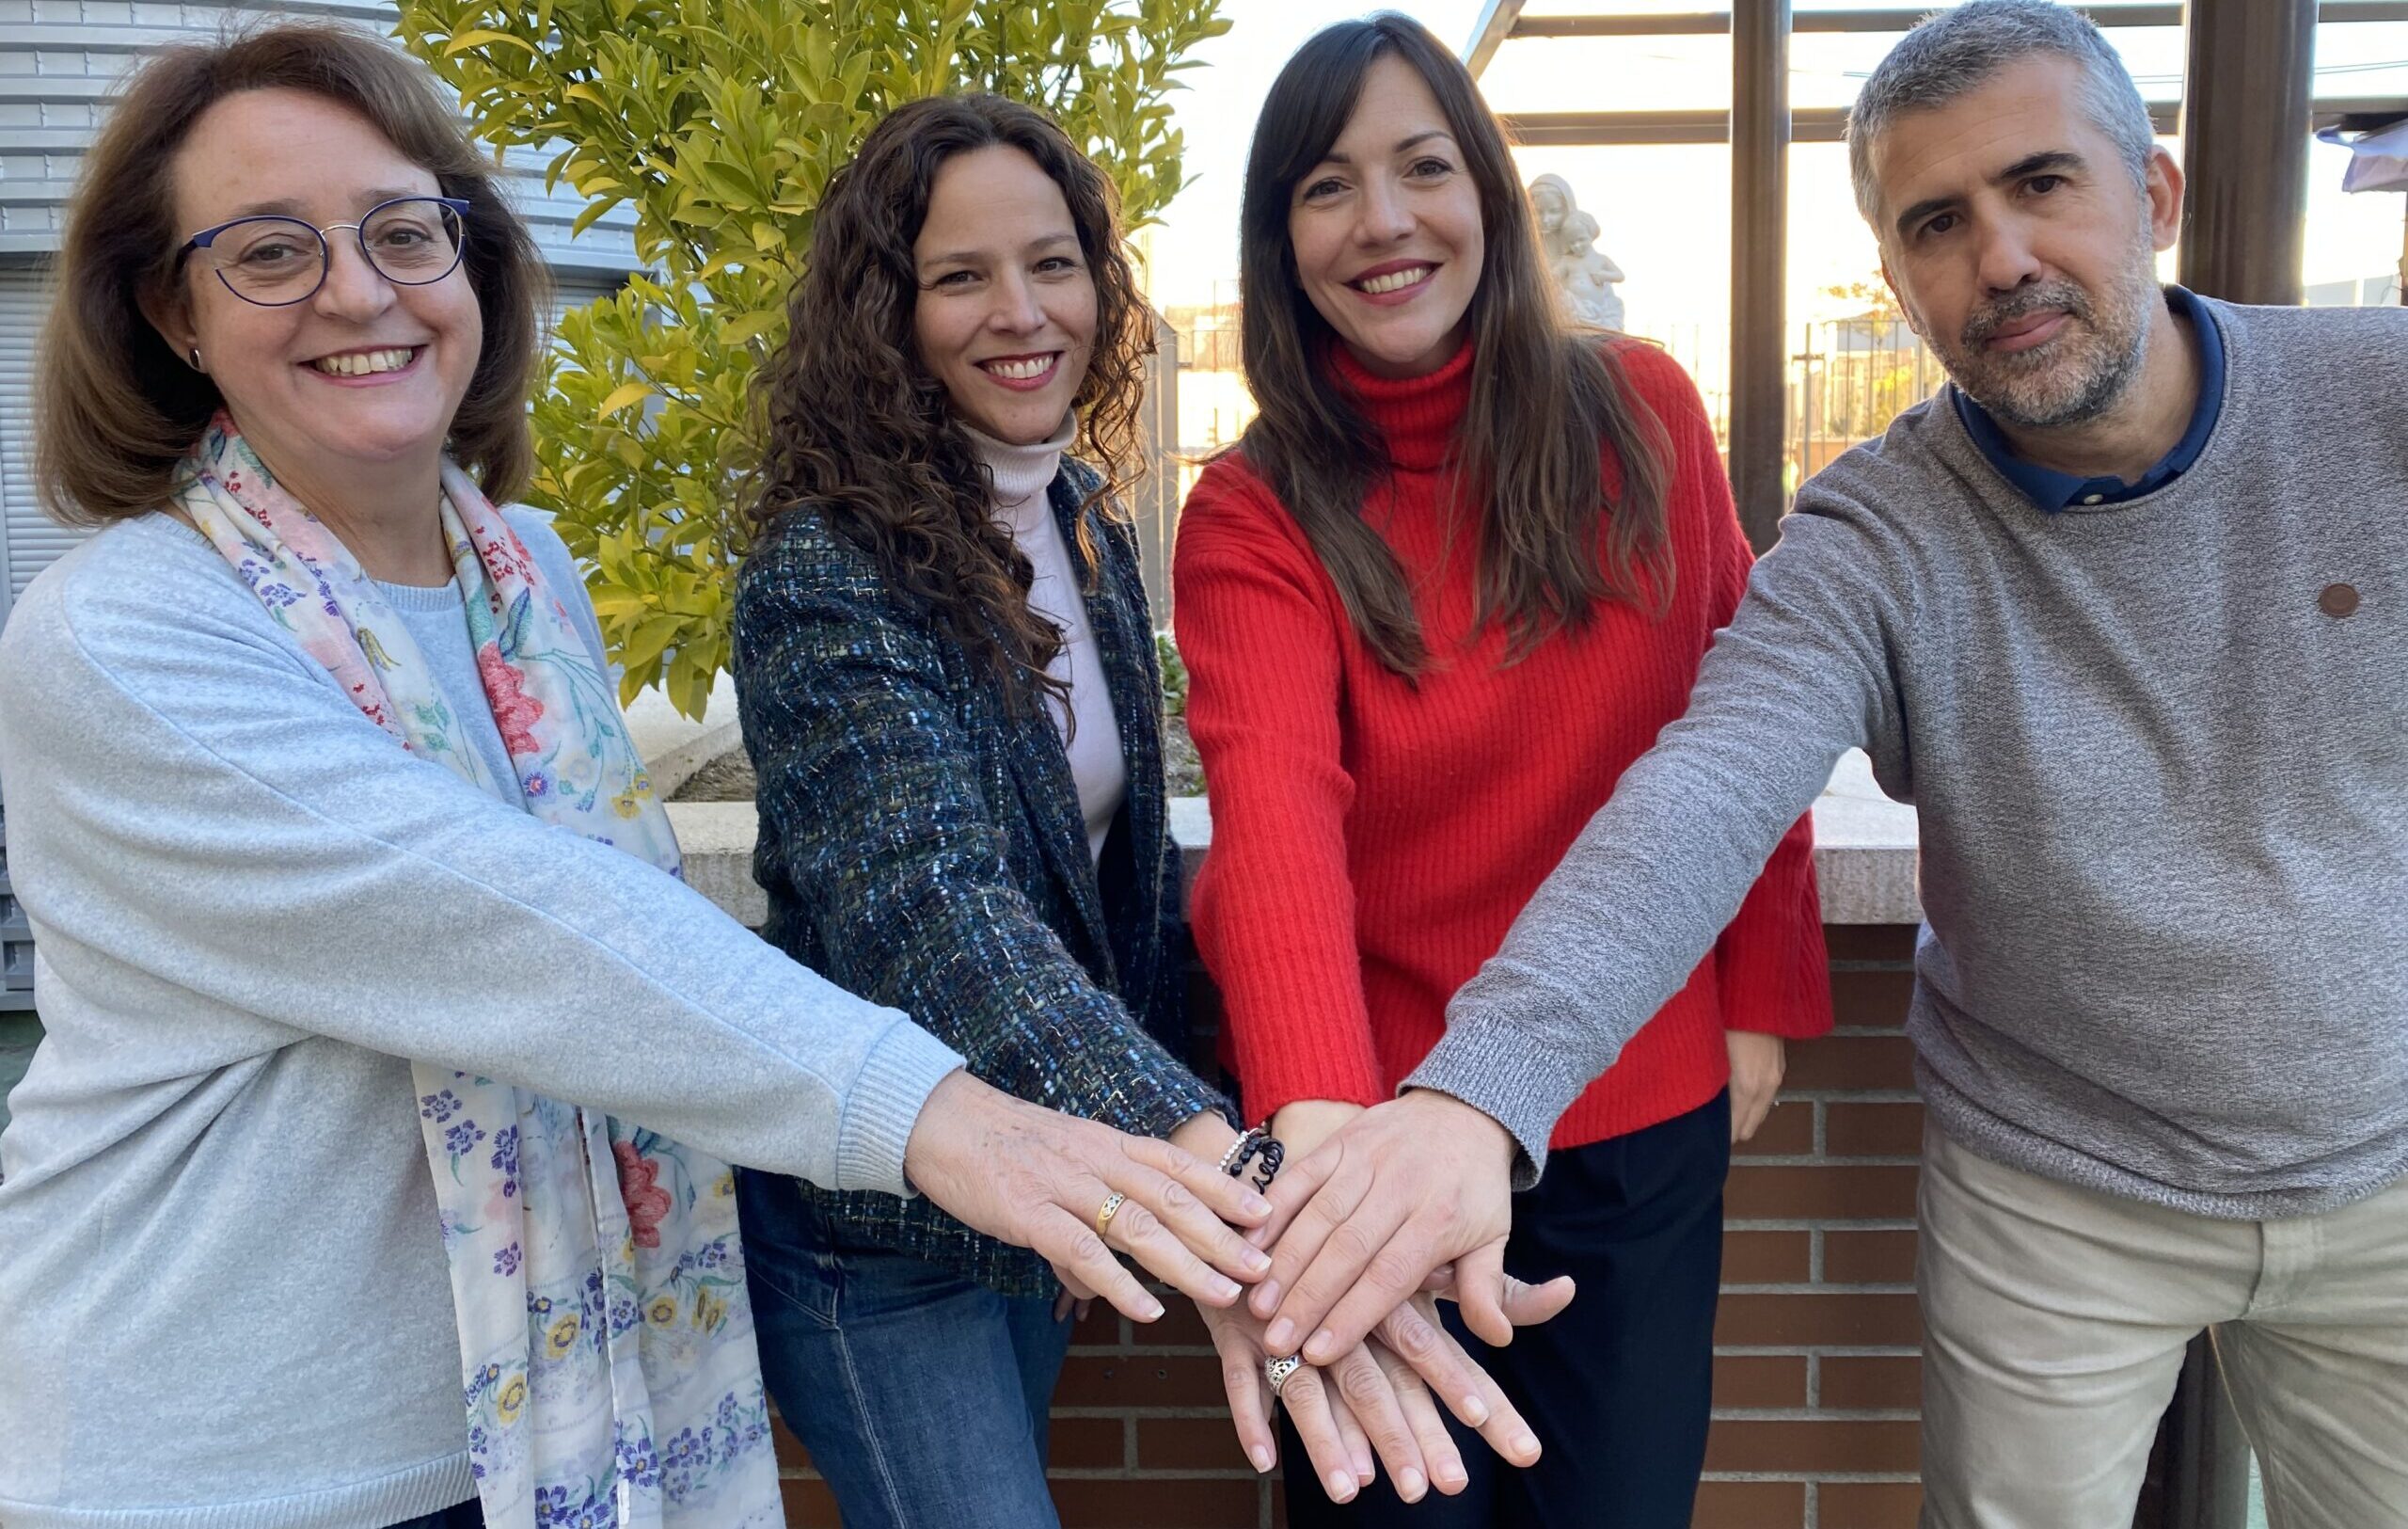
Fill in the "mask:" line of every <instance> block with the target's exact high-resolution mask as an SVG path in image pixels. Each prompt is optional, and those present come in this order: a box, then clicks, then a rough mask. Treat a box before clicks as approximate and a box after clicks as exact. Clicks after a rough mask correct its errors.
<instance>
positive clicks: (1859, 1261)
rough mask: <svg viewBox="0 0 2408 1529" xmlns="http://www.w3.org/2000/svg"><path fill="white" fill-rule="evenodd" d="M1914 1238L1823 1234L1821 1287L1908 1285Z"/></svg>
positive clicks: (1905, 1234)
mask: <svg viewBox="0 0 2408 1529" xmlns="http://www.w3.org/2000/svg"><path fill="white" fill-rule="evenodd" d="M1914 1280H1915V1234H1913V1233H1911V1232H1855V1231H1847V1230H1843V1229H1836V1228H1835V1229H1833V1230H1831V1231H1829V1232H1826V1233H1824V1234H1823V1282H1824V1283H1825V1284H1912V1283H1914Z"/></svg>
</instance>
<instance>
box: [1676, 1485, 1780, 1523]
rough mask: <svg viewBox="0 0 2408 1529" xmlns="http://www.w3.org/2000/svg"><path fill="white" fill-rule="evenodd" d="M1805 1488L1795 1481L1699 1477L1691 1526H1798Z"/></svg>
mask: <svg viewBox="0 0 2408 1529" xmlns="http://www.w3.org/2000/svg"><path fill="white" fill-rule="evenodd" d="M1805 1519H1806V1488H1805V1485H1804V1484H1803V1483H1801V1482H1796V1481H1701V1482H1699V1483H1698V1487H1697V1512H1696V1514H1695V1515H1694V1516H1693V1517H1692V1518H1690V1520H1689V1524H1690V1529H1798V1524H1800V1523H1802V1522H1804V1521H1805Z"/></svg>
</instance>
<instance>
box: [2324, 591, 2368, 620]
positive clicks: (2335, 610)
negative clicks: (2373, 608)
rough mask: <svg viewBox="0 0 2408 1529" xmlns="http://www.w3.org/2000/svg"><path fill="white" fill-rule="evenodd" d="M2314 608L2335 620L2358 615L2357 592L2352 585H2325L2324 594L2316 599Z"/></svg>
mask: <svg viewBox="0 0 2408 1529" xmlns="http://www.w3.org/2000/svg"><path fill="white" fill-rule="evenodd" d="M2316 608H2317V609H2318V610H2320V611H2321V612H2323V613H2325V614H2326V615H2329V616H2333V617H2335V618H2342V617H2347V616H2353V615H2356V614H2357V613H2358V591H2357V586H2356V585H2354V584H2327V585H2325V586H2324V593H2323V594H2321V595H2319V596H2317V597H2316Z"/></svg>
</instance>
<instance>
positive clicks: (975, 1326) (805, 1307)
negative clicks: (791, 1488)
mask: <svg viewBox="0 0 2408 1529" xmlns="http://www.w3.org/2000/svg"><path fill="white" fill-rule="evenodd" d="M736 1192H737V1205H738V1207H739V1209H740V1211H741V1213H742V1215H743V1218H744V1256H745V1264H746V1267H747V1270H748V1273H749V1280H748V1282H749V1284H750V1286H751V1290H752V1295H753V1330H754V1331H755V1333H756V1334H757V1336H758V1339H759V1342H760V1347H761V1373H762V1377H763V1378H764V1379H766V1380H767V1381H768V1387H769V1395H770V1398H771V1399H772V1400H774V1401H775V1402H776V1403H777V1404H778V1410H779V1411H780V1412H781V1413H783V1414H784V1417H785V1420H786V1425H787V1426H788V1427H790V1428H792V1429H793V1430H794V1431H795V1433H796V1435H797V1436H798V1437H800V1439H801V1440H802V1441H803V1444H804V1446H805V1447H806V1448H808V1449H809V1450H810V1451H811V1462H812V1464H814V1465H816V1466H817V1467H818V1468H819V1473H820V1474H821V1475H823V1476H826V1477H827V1478H828V1485H829V1487H830V1488H831V1489H832V1490H833V1491H834V1492H835V1494H836V1505H837V1507H838V1509H839V1510H840V1511H841V1512H842V1513H843V1515H844V1520H845V1529H1057V1526H1058V1524H1059V1521H1058V1520H1057V1519H1056V1518H1055V1516H1054V1499H1053V1495H1052V1493H1051V1492H1049V1491H1048V1490H1047V1489H1046V1485H1045V1422H1046V1410H1047V1408H1048V1407H1049V1406H1050V1405H1051V1404H1052V1401H1053V1396H1054V1381H1055V1380H1056V1379H1057V1378H1059V1377H1060V1376H1061V1373H1062V1358H1063V1354H1064V1352H1065V1351H1066V1350H1067V1349H1068V1348H1069V1343H1070V1324H1069V1322H1068V1321H1060V1322H1057V1321H1055V1320H1054V1302H1053V1299H1052V1298H1050V1297H1043V1296H1028V1297H1010V1296H1001V1295H998V1294H996V1293H995V1292H994V1291H992V1290H990V1289H988V1288H986V1287H985V1286H984V1285H978V1284H974V1283H972V1282H970V1281H968V1280H965V1279H962V1278H961V1277H960V1276H958V1275H956V1274H949V1273H947V1272H946V1271H945V1270H943V1269H942V1268H939V1267H938V1266H935V1265H933V1264H930V1263H927V1262H926V1261H925V1260H922V1259H917V1258H912V1257H909V1256H907V1255H905V1254H902V1253H897V1252H893V1251H889V1250H885V1249H879V1248H865V1247H861V1246H858V1245H852V1244H848V1242H847V1241H846V1238H845V1235H844V1230H843V1228H841V1227H839V1226H837V1225H836V1224H835V1223H833V1222H832V1221H831V1220H830V1219H829V1218H828V1217H827V1216H826V1215H825V1214H823V1213H822V1212H820V1211H819V1210H818V1209H816V1207H814V1206H810V1205H806V1204H805V1203H804V1202H803V1201H802V1197H801V1196H800V1194H799V1193H798V1192H797V1191H796V1188H795V1184H794V1181H793V1180H792V1179H789V1178H785V1177H783V1176H781V1175H778V1174H771V1173H755V1172H753V1171H751V1170H749V1169H747V1170H741V1171H738V1172H737V1191H736Z"/></svg>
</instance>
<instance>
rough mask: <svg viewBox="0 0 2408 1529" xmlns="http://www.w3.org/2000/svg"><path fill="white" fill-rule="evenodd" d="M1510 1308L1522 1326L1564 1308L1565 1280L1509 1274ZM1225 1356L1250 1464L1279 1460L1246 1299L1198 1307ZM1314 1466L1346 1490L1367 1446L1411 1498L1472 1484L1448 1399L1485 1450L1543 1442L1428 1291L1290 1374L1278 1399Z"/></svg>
mask: <svg viewBox="0 0 2408 1529" xmlns="http://www.w3.org/2000/svg"><path fill="white" fill-rule="evenodd" d="M1508 1283H1509V1286H1510V1287H1511V1288H1509V1290H1508V1292H1507V1295H1506V1300H1505V1309H1506V1311H1507V1313H1508V1314H1509V1315H1510V1316H1511V1318H1512V1320H1513V1322H1514V1323H1515V1325H1517V1326H1525V1327H1527V1326H1529V1325H1530V1324H1532V1323H1536V1322H1544V1321H1545V1320H1546V1319H1547V1318H1548V1317H1551V1316H1553V1315H1554V1314H1556V1313H1557V1312H1559V1311H1560V1310H1562V1309H1563V1305H1564V1303H1565V1302H1566V1301H1567V1300H1569V1299H1570V1290H1569V1289H1568V1287H1566V1288H1555V1287H1550V1286H1532V1285H1525V1284H1522V1283H1521V1282H1518V1281H1509V1282H1508ZM1198 1311H1199V1312H1200V1314H1202V1316H1203V1318H1204V1326H1205V1328H1206V1329H1207V1330H1209V1331H1210V1332H1211V1333H1212V1346H1213V1348H1214V1350H1215V1351H1217V1352H1218V1353H1219V1355H1220V1360H1221V1385H1222V1389H1223V1390H1224V1391H1226V1392H1227V1393H1228V1399H1229V1417H1230V1419H1231V1421H1232V1422H1233V1423H1234V1424H1235V1425H1236V1427H1237V1432H1238V1442H1239V1443H1240V1444H1241V1445H1242V1446H1244V1449H1245V1452H1246V1457H1247V1458H1248V1459H1250V1460H1252V1461H1253V1462H1254V1468H1255V1469H1256V1470H1257V1471H1268V1470H1270V1469H1271V1467H1272V1465H1273V1464H1274V1463H1275V1461H1276V1460H1277V1458H1278V1453H1277V1444H1276V1442H1275V1439H1274V1436H1273V1434H1272V1430H1271V1391H1270V1386H1269V1384H1268V1382H1267V1381H1266V1380H1265V1379H1264V1378H1263V1373H1262V1362H1263V1352H1262V1321H1261V1319H1260V1318H1259V1317H1257V1316H1254V1315H1253V1314H1250V1313H1248V1312H1246V1311H1245V1310H1244V1308H1243V1307H1231V1308H1229V1309H1228V1310H1226V1311H1216V1310H1213V1309H1212V1308H1210V1307H1199V1308H1198ZM1280 1399H1281V1400H1282V1401H1284V1402H1285V1403H1286V1404H1287V1407H1288V1415H1289V1416H1290V1417H1291V1419H1292V1420H1294V1422H1295V1425H1296V1433H1297V1437H1299V1438H1300V1439H1302V1440H1303V1441H1304V1444H1305V1452H1306V1454H1307V1456H1309V1457H1311V1460H1312V1467H1313V1473H1314V1475H1315V1476H1316V1477H1317V1478H1318V1479H1319V1480H1320V1481H1321V1483H1322V1489H1323V1491H1324V1492H1326V1493H1327V1494H1328V1495H1329V1497H1330V1499H1331V1500H1332V1501H1334V1502H1340V1503H1343V1502H1347V1501H1350V1500H1351V1499H1352V1498H1353V1497H1354V1496H1355V1491H1356V1489H1358V1488H1360V1487H1365V1486H1369V1485H1370V1481H1371V1457H1372V1455H1373V1453H1374V1452H1376V1453H1377V1454H1378V1456H1379V1458H1380V1461H1381V1463H1382V1464H1384V1465H1386V1467H1387V1473H1388V1480H1389V1481H1390V1482H1391V1483H1392V1484H1394V1486H1395V1487H1396V1490H1397V1495H1399V1496H1400V1497H1402V1498H1403V1499H1404V1500H1405V1501H1406V1502H1408V1503H1414V1502H1418V1501H1420V1500H1421V1498H1422V1496H1423V1494H1424V1493H1425V1492H1427V1490H1428V1489H1430V1488H1431V1487H1435V1488H1437V1489H1438V1490H1439V1492H1440V1493H1442V1494H1444V1495H1447V1496H1452V1495H1453V1494H1455V1493H1456V1492H1459V1491H1461V1490H1463V1489H1464V1488H1465V1486H1467V1485H1468V1484H1469V1483H1470V1475H1469V1473H1467V1472H1465V1469H1464V1462H1463V1455H1462V1453H1461V1452H1460V1451H1459V1450H1457V1449H1456V1447H1455V1442H1454V1438H1453V1436H1452V1435H1451V1434H1450V1433H1449V1432H1448V1431H1447V1426H1446V1424H1445V1422H1444V1420H1443V1419H1442V1418H1441V1417H1440V1416H1439V1408H1440V1407H1441V1406H1442V1405H1443V1406H1444V1407H1445V1408H1446V1409H1447V1410H1450V1411H1451V1412H1453V1413H1454V1414H1455V1416H1456V1417H1458V1418H1460V1419H1462V1420H1463V1423H1464V1425H1465V1426H1466V1427H1469V1428H1472V1429H1474V1430H1476V1431H1477V1432H1478V1433H1479V1434H1480V1436H1481V1440H1482V1441H1485V1442H1486V1443H1487V1444H1488V1446H1489V1447H1490V1448H1491V1449H1494V1450H1495V1451H1497V1454H1498V1455H1500V1456H1502V1457H1504V1458H1505V1459H1506V1460H1507V1461H1509V1462H1510V1463H1512V1464H1514V1465H1519V1466H1529V1465H1533V1464H1535V1463H1537V1461H1538V1457H1539V1441H1538V1438H1537V1436H1536V1435H1535V1434H1533V1433H1532V1432H1531V1431H1530V1427H1529V1424H1527V1423H1525V1422H1524V1421H1523V1419H1522V1414H1521V1413H1520V1412H1518V1411H1516V1410H1514V1408H1513V1403H1512V1402H1511V1401H1510V1400H1508V1399H1507V1398H1506V1395H1505V1393H1504V1392H1503V1390H1502V1389H1501V1388H1499V1387H1498V1386H1497V1382H1496V1380H1495V1379H1494V1378H1491V1377H1490V1375H1489V1374H1488V1372H1487V1371H1486V1370H1484V1369H1482V1368H1481V1366H1480V1364H1479V1363H1478V1362H1476V1361H1475V1360H1473V1359H1472V1357H1471V1356H1470V1355H1469V1354H1467V1353H1465V1351H1464V1349H1463V1346H1461V1345H1460V1344H1458V1343H1457V1342H1456V1341H1455V1339H1454V1336H1453V1335H1452V1334H1451V1333H1450V1332H1448V1331H1447V1330H1446V1329H1445V1328H1444V1327H1443V1326H1441V1325H1440V1323H1439V1320H1438V1311H1437V1306H1436V1303H1435V1300H1434V1298H1433V1297H1432V1296H1430V1295H1428V1294H1423V1295H1419V1296H1416V1297H1415V1298H1413V1299H1412V1300H1410V1301H1407V1302H1406V1303H1405V1304H1404V1305H1402V1306H1400V1307H1398V1308H1397V1309H1396V1310H1395V1311H1393V1312H1391V1313H1389V1314H1388V1315H1387V1317H1386V1320H1384V1321H1382V1322H1381V1323H1380V1325H1379V1327H1378V1328H1377V1329H1375V1330H1374V1332H1373V1335H1372V1337H1371V1338H1370V1339H1369V1340H1367V1341H1366V1342H1364V1343H1362V1344H1359V1345H1357V1346H1355V1348H1354V1349H1353V1350H1352V1351H1351V1352H1349V1353H1347V1354H1346V1355H1344V1356H1343V1357H1341V1358H1340V1359H1339V1362H1337V1363H1336V1364H1333V1365H1330V1366H1328V1367H1327V1368H1326V1369H1322V1368H1316V1367H1313V1366H1310V1365H1307V1366H1306V1367H1305V1368H1303V1369H1300V1370H1298V1371H1297V1372H1296V1373H1295V1374H1294V1375H1292V1376H1291V1377H1289V1378H1288V1383H1287V1385H1286V1387H1285V1388H1284V1390H1283V1392H1282V1394H1281V1398H1280Z"/></svg>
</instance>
